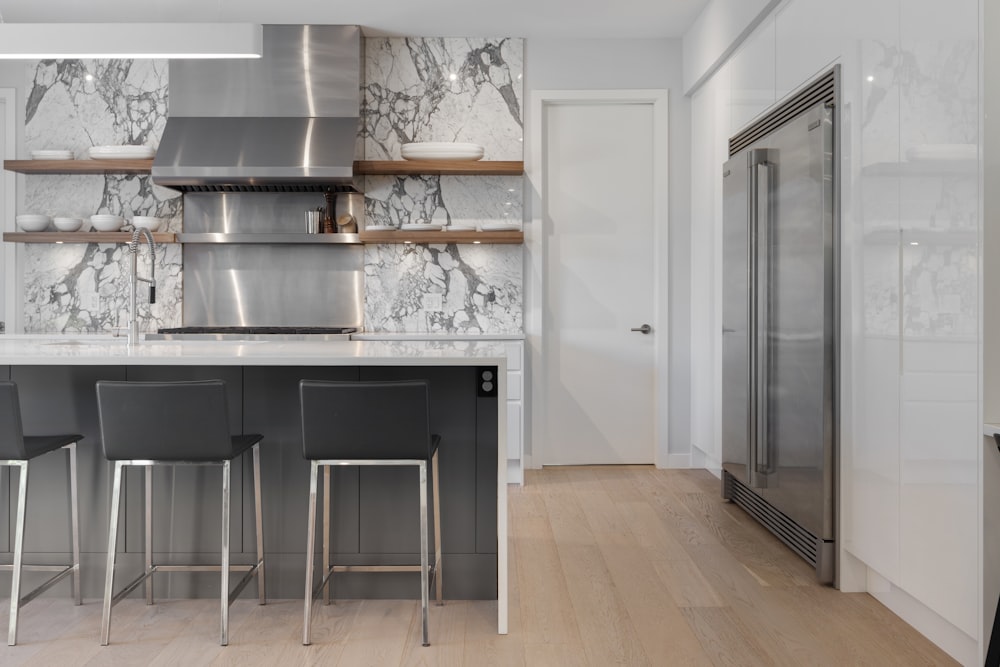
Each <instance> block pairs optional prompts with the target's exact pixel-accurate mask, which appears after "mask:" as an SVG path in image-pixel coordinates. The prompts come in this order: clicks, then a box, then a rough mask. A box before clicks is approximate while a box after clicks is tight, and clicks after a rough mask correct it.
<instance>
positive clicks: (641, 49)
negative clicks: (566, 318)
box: [524, 39, 691, 460]
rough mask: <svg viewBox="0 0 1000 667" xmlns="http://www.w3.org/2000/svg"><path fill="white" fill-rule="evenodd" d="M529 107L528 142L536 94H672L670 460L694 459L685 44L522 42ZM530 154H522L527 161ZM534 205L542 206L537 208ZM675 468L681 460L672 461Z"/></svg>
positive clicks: (532, 361)
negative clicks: (621, 91) (625, 91)
mask: <svg viewBox="0 0 1000 667" xmlns="http://www.w3.org/2000/svg"><path fill="white" fill-rule="evenodd" d="M524 62H525V74H524V76H525V81H524V91H525V100H526V104H525V106H526V110H525V113H524V118H525V131H524V137H525V141H528V138H529V137H530V136H531V123H532V122H537V119H534V118H532V117H531V115H530V110H531V108H532V107H531V100H532V91H533V90H601V89H648V88H666V89H668V90H669V91H670V106H669V114H670V120H669V123H670V127H669V138H668V142H669V144H668V145H669V158H668V159H669V165H668V170H669V177H668V183H665V184H664V186H665V187H667V188H668V189H669V193H670V196H669V202H670V203H669V219H670V222H669V225H670V229H669V231H668V236H669V241H668V242H669V247H670V257H669V258H668V266H669V271H670V275H669V277H668V281H669V286H670V293H669V313H668V318H669V321H670V327H669V328H670V331H669V340H670V351H669V368H668V369H667V373H666V375H667V376H668V377H669V388H668V392H669V396H670V404H669V406H658V408H659V409H661V410H662V409H668V410H669V433H668V439H669V453H670V455H671V456H672V457H673V456H674V455H679V456H680V457H681V458H684V457H685V456H686V455H687V454H688V453H690V442H691V435H690V434H691V430H690V417H689V415H690V404H689V402H688V394H689V383H690V376H691V364H690V308H691V301H690V299H691V283H690V270H691V268H690V267H691V261H690V257H689V253H688V249H689V248H690V233H691V210H690V205H689V202H690V191H691V190H690V178H689V174H688V170H687V169H686V165H687V164H688V163H689V161H690V158H691V140H690V132H689V128H690V122H691V120H690V101H689V100H688V99H687V98H686V97H685V96H684V95H683V94H681V86H682V79H681V77H682V75H681V42H680V40H665V39H664V40H612V39H608V40H539V39H528V40H525V47H524ZM530 152H531V147H530V146H525V151H524V154H525V155H530ZM531 202H532V198H531V197H525V206H526V209H528V210H527V214H526V216H525V217H526V219H529V220H530V219H531V218H532V214H531V210H530V208H531V206H532V203H531ZM534 203H535V204H537V201H536V202H534ZM527 252H528V255H529V256H527V257H526V260H525V272H526V274H527V275H526V276H525V322H526V325H529V326H530V324H529V322H530V320H531V311H532V310H533V309H536V310H537V309H540V308H541V307H542V304H541V303H538V302H537V301H538V299H537V298H536V299H533V297H532V289H533V286H534V285H535V284H537V276H534V275H532V266H533V260H532V257H530V253H531V249H530V248H528V249H527ZM526 333H527V334H528V348H527V358H528V359H529V372H531V373H532V380H531V384H532V388H531V390H530V392H529V398H528V401H527V404H528V405H529V406H530V405H532V404H533V403H534V401H533V400H532V394H533V393H534V392H535V391H536V389H535V387H536V386H537V382H538V378H537V377H535V374H534V373H533V372H532V371H531V370H530V369H537V368H541V364H539V362H538V350H539V346H538V344H537V340H535V341H532V336H531V332H530V331H527V332H526ZM526 423H528V424H530V425H531V426H530V427H529V435H528V438H527V439H528V442H526V443H525V447H526V452H530V451H531V447H532V446H533V445H532V437H531V432H532V431H535V430H536V427H535V424H534V419H533V417H532V415H530V414H529V415H527V417H526ZM675 460H676V459H675Z"/></svg>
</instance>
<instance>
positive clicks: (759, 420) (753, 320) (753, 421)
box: [747, 148, 771, 489]
mask: <svg viewBox="0 0 1000 667" xmlns="http://www.w3.org/2000/svg"><path fill="white" fill-rule="evenodd" d="M748 181H749V182H748V187H747V199H748V202H747V203H748V210H749V215H748V216H747V218H748V220H747V227H748V228H747V239H748V243H747V254H748V257H747V266H748V273H749V276H748V281H747V282H748V284H749V286H750V298H749V299H748V300H747V310H748V312H747V323H748V327H747V332H748V334H749V335H748V336H747V341H748V345H749V349H748V351H747V352H748V357H749V360H750V364H749V365H750V373H749V378H748V380H749V382H748V384H749V386H748V392H747V396H748V405H747V409H748V414H749V419H748V421H749V424H748V428H749V438H748V440H749V452H748V453H747V454H748V456H747V481H748V483H749V485H750V486H751V487H754V488H759V489H762V488H766V487H767V472H768V459H769V458H770V457H769V456H768V433H767V381H768V377H767V367H768V360H767V345H768V339H767V321H768V317H767V305H768V304H767V301H768V293H767V290H768V280H767V276H768V246H769V243H768V242H769V239H768V230H769V227H770V224H771V198H770V197H769V189H770V187H771V171H770V163H769V161H768V150H767V149H766V148H758V149H754V150H752V151H751V152H750V160H749V175H748ZM762 221H763V224H761V222H762Z"/></svg>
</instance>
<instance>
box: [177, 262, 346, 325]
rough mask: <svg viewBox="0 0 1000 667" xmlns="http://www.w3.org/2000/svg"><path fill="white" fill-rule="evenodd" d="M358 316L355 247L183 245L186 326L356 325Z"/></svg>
mask: <svg viewBox="0 0 1000 667" xmlns="http://www.w3.org/2000/svg"><path fill="white" fill-rule="evenodd" d="M363 320H364V247H363V246H330V245H256V244H253V245H244V244H232V245H218V244H213V245H200V244H191V245H187V244H186V245H185V246H184V324H185V325H187V326H201V325H204V326H332V327H357V328H359V329H360V328H361V326H362V323H363Z"/></svg>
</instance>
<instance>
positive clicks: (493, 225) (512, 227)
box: [483, 222, 521, 232]
mask: <svg viewBox="0 0 1000 667" xmlns="http://www.w3.org/2000/svg"><path fill="white" fill-rule="evenodd" d="M483 231H484V232H519V231H521V225H518V224H516V223H513V222H484V223H483Z"/></svg>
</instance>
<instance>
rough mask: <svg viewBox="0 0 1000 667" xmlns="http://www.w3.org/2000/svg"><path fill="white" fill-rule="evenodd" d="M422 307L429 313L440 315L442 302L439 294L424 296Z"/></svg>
mask: <svg viewBox="0 0 1000 667" xmlns="http://www.w3.org/2000/svg"><path fill="white" fill-rule="evenodd" d="M423 305H424V310H425V311H427V312H429V313H440V312H441V311H442V310H444V301H443V300H442V299H441V295H440V294H425V295H424V302H423Z"/></svg>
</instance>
